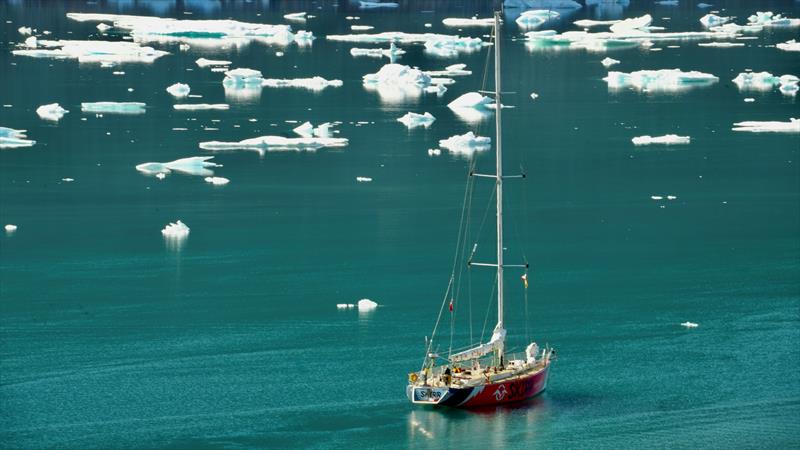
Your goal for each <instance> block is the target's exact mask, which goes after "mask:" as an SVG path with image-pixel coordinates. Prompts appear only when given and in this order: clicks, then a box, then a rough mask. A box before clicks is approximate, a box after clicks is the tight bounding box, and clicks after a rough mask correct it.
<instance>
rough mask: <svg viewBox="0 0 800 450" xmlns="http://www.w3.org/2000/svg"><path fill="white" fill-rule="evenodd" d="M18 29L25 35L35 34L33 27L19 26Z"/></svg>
mask: <svg viewBox="0 0 800 450" xmlns="http://www.w3.org/2000/svg"><path fill="white" fill-rule="evenodd" d="M17 31H18V32H19V34H21V35H23V36H26V35H29V34H33V29H32V28H31V27H19V28H17Z"/></svg>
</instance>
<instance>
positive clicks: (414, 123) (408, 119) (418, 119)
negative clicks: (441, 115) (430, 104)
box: [397, 112, 436, 128]
mask: <svg viewBox="0 0 800 450" xmlns="http://www.w3.org/2000/svg"><path fill="white" fill-rule="evenodd" d="M435 120H436V118H435V117H433V114H431V113H429V112H426V113H425V114H417V113H413V112H408V113H406V115H404V116H403V117H400V118H399V119H397V121H398V122H400V123H402V124H403V125H405V126H406V127H408V128H414V127H418V126H423V127H425V128H428V127H429V126H431V124H433V122H434V121H435Z"/></svg>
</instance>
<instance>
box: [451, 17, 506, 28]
mask: <svg viewBox="0 0 800 450" xmlns="http://www.w3.org/2000/svg"><path fill="white" fill-rule="evenodd" d="M442 23H443V24H444V25H445V26H448V27H491V26H492V25H494V18H492V17H489V18H486V19H478V17H477V16H475V17H471V18H469V19H460V18H452V17H448V18H446V19H443V20H442Z"/></svg>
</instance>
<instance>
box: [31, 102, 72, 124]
mask: <svg viewBox="0 0 800 450" xmlns="http://www.w3.org/2000/svg"><path fill="white" fill-rule="evenodd" d="M68 112H69V111H67V110H66V109H64V108H62V107H61V105H59V104H58V103H50V104H47V105H42V106H40V107H38V108H36V114H38V115H39V117H41V118H42V119H44V120H52V121H54V122H58V121H59V120H61V118H62V117H64V114H66V113H68Z"/></svg>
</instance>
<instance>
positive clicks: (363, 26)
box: [350, 25, 375, 31]
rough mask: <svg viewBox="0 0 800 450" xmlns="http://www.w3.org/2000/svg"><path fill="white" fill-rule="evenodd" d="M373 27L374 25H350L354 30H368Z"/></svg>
mask: <svg viewBox="0 0 800 450" xmlns="http://www.w3.org/2000/svg"><path fill="white" fill-rule="evenodd" d="M373 28H375V27H373V26H372V25H350V29H351V30H353V31H367V30H372V29H373Z"/></svg>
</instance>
